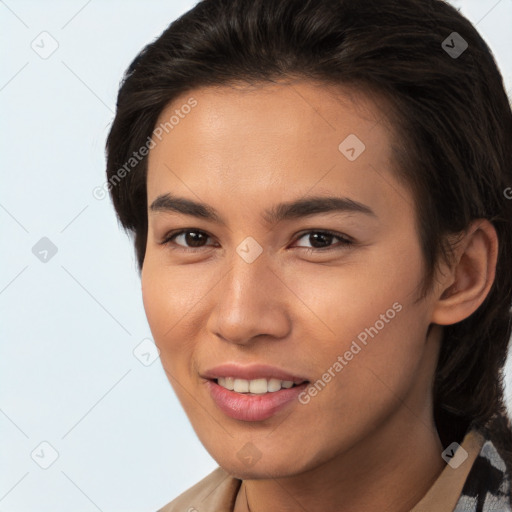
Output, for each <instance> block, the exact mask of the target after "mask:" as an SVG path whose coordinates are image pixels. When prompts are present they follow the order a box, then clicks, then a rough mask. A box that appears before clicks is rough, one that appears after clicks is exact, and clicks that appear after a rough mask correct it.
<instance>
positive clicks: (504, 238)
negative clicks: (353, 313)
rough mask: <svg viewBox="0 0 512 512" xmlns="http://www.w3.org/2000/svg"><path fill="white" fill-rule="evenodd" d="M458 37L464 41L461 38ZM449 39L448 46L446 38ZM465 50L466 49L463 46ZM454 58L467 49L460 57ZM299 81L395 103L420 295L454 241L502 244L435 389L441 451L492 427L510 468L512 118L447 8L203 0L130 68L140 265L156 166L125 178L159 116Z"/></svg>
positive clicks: (128, 218)
mask: <svg viewBox="0 0 512 512" xmlns="http://www.w3.org/2000/svg"><path fill="white" fill-rule="evenodd" d="M454 33H456V34H454ZM444 41H445V42H444ZM466 44H467V48H465V45H466ZM457 53H458V54H457ZM287 77H302V78H304V79H310V80H315V81H320V82H323V83H326V84H337V85H339V86H346V87H355V88H357V90H360V91H363V92H368V94H372V95H375V94H377V95H378V96H380V97H381V98H382V100H383V104H384V103H386V104H387V105H388V106H389V115H388V121H389V122H390V124H391V126H392V129H393V130H392V131H393V133H394V134H395V137H394V145H393V150H394V156H395V162H396V169H395V172H396V175H397V177H399V178H400V180H401V181H403V182H404V183H406V184H407V185H408V187H409V188H410V190H411V192H412V194H413V197H414V198H415V204H416V210H417V225H418V232H419V236H420V240H421V245H422V250H423V255H424V258H425V267H426V275H425V280H424V286H423V292H424V293H426V292H427V291H428V289H429V287H430V286H431V285H432V282H433V277H434V274H435V270H436V266H437V264H438V262H439V261H441V258H449V257H450V246H449V245H447V243H446V240H447V237H446V235H449V234H454V233H462V232H464V230H465V229H466V228H467V227H468V226H469V224H470V222H471V221H472V220H474V219H478V218H485V219H489V220H490V221H491V222H492V223H493V225H494V226H495V228H496V230H497V233H498V237H499V254H498V262H497V269H496V278H495V281H494V283H493V286H492V288H491V290H490V292H489V294H488V296H487V298H486V300H485V301H484V303H483V304H482V305H481V306H480V307H479V308H478V310H477V311H475V312H474V313H473V314H472V315H471V316H470V317H469V318H467V319H465V320H464V321H462V322H459V323H457V324H455V325H450V326H447V327H446V328H445V330H444V337H443V341H442V347H441V353H440V357H439V363H438V367H437V371H436V376H435V382H434V415H435V420H436V425H437V428H438V431H439V435H440V437H441V441H442V443H443V444H444V445H445V446H446V445H448V444H450V443H451V442H452V441H454V440H455V441H460V440H461V439H462V437H463V435H464V433H465V432H466V431H467V429H468V428H469V427H472V426H475V427H477V428H479V429H480V430H482V431H484V430H492V431H493V432H494V435H495V438H496V444H497V446H498V447H499V449H500V451H501V453H502V454H503V455H504V458H505V459H506V461H507V462H508V464H512V453H511V450H512V432H511V428H510V422H509V420H507V415H506V410H505V407H504V403H503V368H504V364H505V361H506V356H507V346H508V342H509V338H510V334H511V297H512V271H511V269H510V268H509V267H510V264H511V262H512V200H510V199H507V197H506V194H505V193H504V191H505V190H507V189H508V187H511V186H512V169H511V166H512V113H511V109H510V103H509V101H508V98H507V95H506V92H505V88H504V85H503V80H502V77H501V75H500V73H499V71H498V68H497V66H496V63H495V61H494V59H493V56H492V53H491V51H490V49H489V47H488V46H487V45H486V43H485V42H484V41H483V39H482V38H481V37H480V35H479V34H478V32H477V31H476V29H475V28H474V27H473V26H472V25H471V23H470V22H469V21H468V20H467V19H465V18H464V17H463V16H462V15H461V14H460V13H459V12H458V11H457V10H456V9H455V8H453V7H451V6H450V5H448V4H447V3H445V2H443V1H441V0H400V1H399V2H398V1H395V0H203V1H201V2H199V3H198V4H197V5H196V6H195V7H194V8H193V9H192V10H190V11H188V12H187V13H186V14H184V15H183V16H182V17H180V18H179V19H178V20H176V21H174V22H173V23H172V24H171V25H170V26H169V27H168V28H167V29H166V30H165V31H164V32H163V33H162V35H161V36H160V37H158V38H157V39H156V40H155V41H154V42H152V43H151V44H149V45H148V46H146V47H145V48H144V49H143V50H142V51H141V52H140V54H139V55H138V56H137V57H136V58H135V60H134V61H133V62H132V64H131V65H130V67H129V68H128V70H127V72H126V74H125V77H124V80H123V82H122V84H121V87H120V90H119V95H118V100H117V112H116V116H115V119H114V122H113V125H112V127H111V131H110V134H109V136H108V140H107V146H106V148H107V178H108V180H109V181H108V183H109V190H110V194H111V197H112V200H113V203H114V206H115V209H116V211H117V214H118V217H119V219H120V222H121V223H122V225H123V226H124V228H125V229H126V230H128V231H130V232H132V233H133V234H134V237H135V238H134V241H135V248H136V253H137V258H138V263H139V269H141V268H142V265H143V262H144V254H145V247H146V238H147V222H148V220H147V204H146V203H147V198H146V171H147V159H146V158H142V159H140V161H138V162H137V163H136V165H133V169H130V170H129V172H128V173H126V172H125V173H123V177H122V179H120V174H119V169H121V168H122V167H123V166H125V169H126V162H127V161H128V160H129V159H130V158H131V156H132V154H133V153H134V152H138V151H139V150H140V148H141V147H142V146H144V145H145V143H146V141H147V140H148V137H149V136H151V134H152V132H153V130H154V129H155V124H156V122H157V119H158V117H159V115H160V114H161V112H162V110H163V109H164V108H165V107H166V106H167V105H168V104H169V103H170V102H171V101H173V99H175V98H176V97H177V96H178V95H181V94H183V93H186V92H188V91H192V90H194V89H195V88H198V87H203V86H212V85H215V86H229V85H230V84H234V83H236V82H246V83H250V84H255V83H256V84H257V83H265V82H273V81H276V80H281V79H283V78H287Z"/></svg>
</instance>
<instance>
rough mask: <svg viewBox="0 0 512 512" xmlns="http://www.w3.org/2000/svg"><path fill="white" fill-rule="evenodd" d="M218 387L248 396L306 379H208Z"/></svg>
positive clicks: (293, 384)
mask: <svg viewBox="0 0 512 512" xmlns="http://www.w3.org/2000/svg"><path fill="white" fill-rule="evenodd" d="M209 380H211V381H213V382H215V384H217V385H219V386H220V387H222V388H224V389H227V390H228V391H233V392H235V393H240V394H244V395H248V396H258V395H265V394H267V393H277V392H278V391H281V390H282V389H292V388H296V387H298V386H301V385H302V384H305V383H306V384H308V383H309V381H307V380H300V381H296V382H294V381H293V380H281V379H276V378H265V377H261V378H257V379H250V380H249V379H240V378H236V377H218V378H216V379H209Z"/></svg>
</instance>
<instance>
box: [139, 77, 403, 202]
mask: <svg viewBox="0 0 512 512" xmlns="http://www.w3.org/2000/svg"><path fill="white" fill-rule="evenodd" d="M187 105H194V107H193V108H189V107H188V106H187ZM171 121H172V122H171ZM158 127H161V128H163V130H161V134H160V137H155V136H154V135H153V140H154V142H155V145H154V147H153V148H152V149H151V151H150V155H149V162H148V199H149V201H151V199H152V198H154V197H156V196H157V195H158V194H161V193H163V192H168V191H171V190H172V191H176V190H179V191H180V192H183V193H186V194H187V195H189V196H190V194H191V193H192V194H196V195H202V197H203V198H205V197H204V196H208V195H210V197H212V194H213V193H214V192H215V196H216V197H217V201H218V200H219V199H222V197H225V198H228V197H231V198H232V197H233V196H234V195H235V196H236V197H239V198H241V197H244V198H245V199H246V200H247V201H248V203H250V202H252V201H260V202H261V200H264V199H265V198H267V199H268V200H271V199H274V198H275V197H279V199H280V200H283V199H287V198H290V199H292V197H293V198H295V197H296V196H297V194H306V193H308V192H314V193H317V194H322V193H332V192H333V191H336V192H339V193H342V194H343V195H344V196H348V197H353V198H354V199H355V200H361V201H363V202H364V201H366V202H369V201H370V202H372V203H373V204H377V205H378V204H379V203H381V204H384V203H385V202H386V201H388V200H389V198H390V196H392V195H393V194H395V195H396V192H397V189H398V188H401V187H400V185H399V184H398V183H397V182H396V180H395V178H394V176H393V172H392V168H393V162H392V154H391V142H392V134H391V132H390V130H389V128H388V126H387V125H386V124H385V118H384V115H383V108H381V106H380V105H378V104H376V103H375V102H374V101H372V100H370V98H369V97H367V96H365V95H364V94H362V93H359V92H357V91H355V90H353V89H342V88H340V87H334V86H328V85H325V84H319V83H315V82H308V81H302V82H296V83H277V84H275V83H272V84H262V85H257V86H242V85H239V86H237V85H232V86H223V87H206V88H199V89H196V90H193V91H190V92H188V93H186V94H183V95H181V96H180V97H178V98H176V99H175V100H174V101H173V102H172V103H171V104H169V105H168V106H167V107H166V108H165V109H164V110H163V111H162V113H161V115H160V117H159V119H158V122H157V124H156V128H158ZM390 184H391V185H392V186H391V187H390ZM404 194H407V192H406V191H405V190H402V191H401V195H404ZM274 196H275V197H274ZM402 200H403V198H402Z"/></svg>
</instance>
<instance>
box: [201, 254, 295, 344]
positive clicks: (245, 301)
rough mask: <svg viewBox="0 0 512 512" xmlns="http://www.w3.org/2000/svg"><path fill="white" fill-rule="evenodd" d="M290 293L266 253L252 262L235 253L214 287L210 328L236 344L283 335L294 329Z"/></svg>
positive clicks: (281, 336) (282, 336)
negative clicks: (229, 266)
mask: <svg viewBox="0 0 512 512" xmlns="http://www.w3.org/2000/svg"><path fill="white" fill-rule="evenodd" d="M289 293H290V292H289V290H288V289H287V288H286V286H285V285H284V284H283V283H282V282H281V281H280V279H279V278H278V276H277V272H276V270H273V269H272V268H271V266H270V264H269V262H268V259H267V257H266V255H265V252H263V253H262V254H261V255H260V256H259V257H258V258H257V259H256V260H255V261H253V262H252V263H247V262H246V261H245V260H244V259H242V258H241V257H240V256H239V255H238V254H236V253H235V254H234V256H233V259H232V264H231V268H230V270H229V271H228V272H227V274H226V275H225V276H224V277H223V278H222V279H221V281H220V282H219V284H218V285H217V286H216V287H215V290H214V294H213V306H212V308H211V313H210V316H209V319H208V324H207V327H208V329H209V331H210V332H212V333H213V334H215V335H216V336H218V337H219V338H221V339H223V340H224V341H228V342H231V343H235V344H237V345H247V344H250V343H251V342H252V341H253V340H254V339H255V338H256V337H258V336H260V339H261V338H262V337H265V338H267V337H268V338H284V337H286V336H287V334H288V333H289V332H290V329H291V322H290V315H289V310H288V306H289V304H290V297H289V296H288V295H289Z"/></svg>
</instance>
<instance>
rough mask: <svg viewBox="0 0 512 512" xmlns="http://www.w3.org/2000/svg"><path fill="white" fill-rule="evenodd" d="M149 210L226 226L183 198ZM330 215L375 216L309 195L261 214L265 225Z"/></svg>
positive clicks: (162, 200)
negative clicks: (311, 216) (191, 217)
mask: <svg viewBox="0 0 512 512" xmlns="http://www.w3.org/2000/svg"><path fill="white" fill-rule="evenodd" d="M149 209H150V211H151V212H155V213H156V212H177V213H181V214H184V215H191V216H193V217H198V218H201V219H206V220H210V221H213V222H217V223H218V224H222V225H224V226H225V225H226V222H225V220H224V219H223V218H222V217H221V216H220V215H219V213H218V212H217V211H216V210H215V208H212V207H211V206H210V205H208V204H205V203H200V202H196V201H192V200H191V199H185V198H184V197H177V196H172V195H171V194H168V193H167V194H162V195H160V196H158V197H157V198H156V199H155V200H154V201H153V202H152V203H151V206H150V207H149ZM334 212H348V213H362V214H365V215H368V216H371V217H377V215H376V214H375V212H374V211H373V210H372V209H371V208H370V207H368V206H366V205H365V204H363V203H359V202H358V201H354V200H352V199H349V198H347V197H337V196H327V197H326V196H311V197H305V198H301V199H297V200H295V201H290V202H286V203H279V204H277V205H274V206H273V207H271V208H269V209H267V210H265V211H264V212H263V214H262V218H263V220H264V221H265V222H267V223H269V224H274V223H277V222H280V221H283V220H292V219H298V218H302V217H308V216H310V215H316V214H320V213H334Z"/></svg>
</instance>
